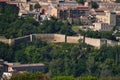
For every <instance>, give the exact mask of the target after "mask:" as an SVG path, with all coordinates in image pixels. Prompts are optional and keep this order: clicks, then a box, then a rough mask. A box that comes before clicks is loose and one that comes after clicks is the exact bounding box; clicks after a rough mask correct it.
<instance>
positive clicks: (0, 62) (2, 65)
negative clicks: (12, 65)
mask: <svg viewBox="0 0 120 80" xmlns="http://www.w3.org/2000/svg"><path fill="white" fill-rule="evenodd" d="M6 71H8V66H7V65H6V64H5V62H4V60H2V59H0V77H1V76H2V74H3V72H6Z"/></svg>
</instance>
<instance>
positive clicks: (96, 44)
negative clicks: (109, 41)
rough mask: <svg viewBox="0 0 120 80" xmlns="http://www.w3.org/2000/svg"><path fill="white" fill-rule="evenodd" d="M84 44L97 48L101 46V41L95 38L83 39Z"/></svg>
mask: <svg viewBox="0 0 120 80" xmlns="http://www.w3.org/2000/svg"><path fill="white" fill-rule="evenodd" d="M85 43H86V44H89V45H91V46H94V47H98V48H99V47H100V46H101V44H100V43H101V40H100V39H95V38H88V37H85Z"/></svg>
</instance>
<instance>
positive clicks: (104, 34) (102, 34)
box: [78, 30, 116, 40]
mask: <svg viewBox="0 0 120 80" xmlns="http://www.w3.org/2000/svg"><path fill="white" fill-rule="evenodd" d="M78 33H79V34H80V35H83V36H84V35H85V36H86V37H91V38H106V39H110V40H116V38H115V36H114V35H112V31H109V32H108V31H102V32H99V31H91V30H87V31H82V30H79V32H78Z"/></svg>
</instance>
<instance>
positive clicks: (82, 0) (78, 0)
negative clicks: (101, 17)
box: [76, 0, 85, 4]
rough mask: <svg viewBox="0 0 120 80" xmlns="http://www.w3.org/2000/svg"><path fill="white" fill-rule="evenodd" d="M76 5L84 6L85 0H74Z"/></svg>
mask: <svg viewBox="0 0 120 80" xmlns="http://www.w3.org/2000/svg"><path fill="white" fill-rule="evenodd" d="M76 1H77V2H78V3H81V4H84V2H85V0H76Z"/></svg>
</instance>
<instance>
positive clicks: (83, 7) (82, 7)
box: [77, 6, 89, 10]
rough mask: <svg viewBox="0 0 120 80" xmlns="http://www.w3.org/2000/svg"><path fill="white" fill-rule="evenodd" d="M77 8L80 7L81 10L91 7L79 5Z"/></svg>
mask: <svg viewBox="0 0 120 80" xmlns="http://www.w3.org/2000/svg"><path fill="white" fill-rule="evenodd" d="M77 9H80V10H88V9H89V8H88V7H85V6H78V7H77Z"/></svg>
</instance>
